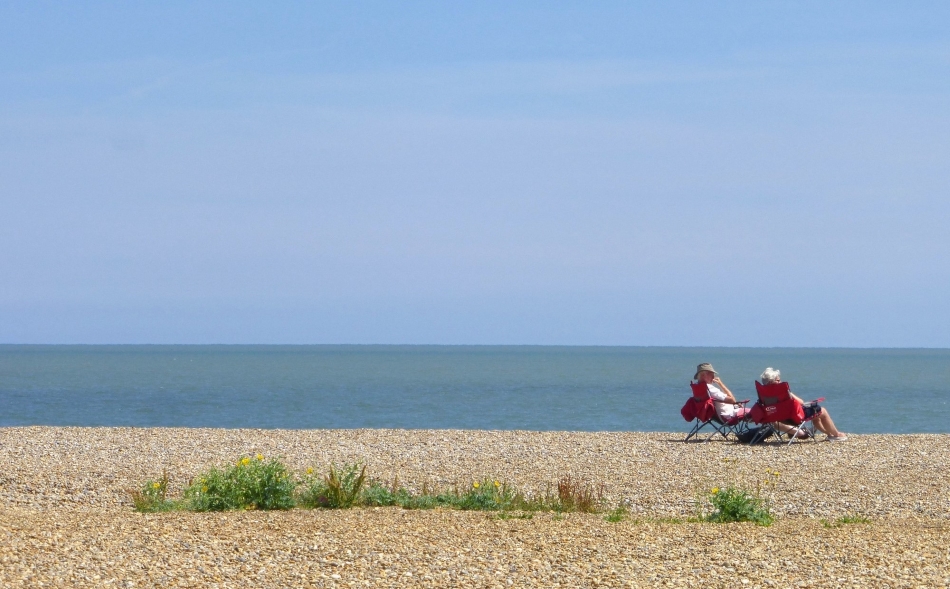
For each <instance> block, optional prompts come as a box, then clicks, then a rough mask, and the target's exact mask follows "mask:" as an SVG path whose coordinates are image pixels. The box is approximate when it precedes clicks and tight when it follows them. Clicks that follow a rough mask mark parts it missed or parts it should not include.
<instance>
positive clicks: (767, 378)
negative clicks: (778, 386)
mask: <svg viewBox="0 0 950 589" xmlns="http://www.w3.org/2000/svg"><path fill="white" fill-rule="evenodd" d="M780 378H782V371H781V370H776V369H775V368H772V367H771V366H769V367H768V368H766V369H765V371H764V372H762V375H761V376H759V380H760V381H761V382H762V384H772V383H773V382H778V380H779V379H780Z"/></svg>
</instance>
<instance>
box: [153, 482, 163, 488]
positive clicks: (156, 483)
mask: <svg viewBox="0 0 950 589" xmlns="http://www.w3.org/2000/svg"><path fill="white" fill-rule="evenodd" d="M161 486H162V484H161V483H159V482H158V481H156V482H154V483H152V488H153V489H157V488H159V487H161Z"/></svg>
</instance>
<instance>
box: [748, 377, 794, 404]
mask: <svg viewBox="0 0 950 589" xmlns="http://www.w3.org/2000/svg"><path fill="white" fill-rule="evenodd" d="M755 392H756V394H757V395H758V396H759V401H760V402H761V403H762V404H763V405H766V406H767V405H775V404H776V403H781V402H782V401H787V400H789V399H791V398H792V395H791V392H792V391H791V387H789V386H788V383H787V382H773V383H772V384H762V383H760V382H759V381H755Z"/></svg>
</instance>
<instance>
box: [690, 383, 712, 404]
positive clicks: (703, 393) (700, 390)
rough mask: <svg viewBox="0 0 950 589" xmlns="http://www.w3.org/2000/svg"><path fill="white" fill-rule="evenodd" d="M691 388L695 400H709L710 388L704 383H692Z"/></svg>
mask: <svg viewBox="0 0 950 589" xmlns="http://www.w3.org/2000/svg"><path fill="white" fill-rule="evenodd" d="M689 388H691V389H692V390H693V398H694V399H696V400H698V401H702V400H704V399H708V398H709V386H707V385H706V383H704V382H691V383H689Z"/></svg>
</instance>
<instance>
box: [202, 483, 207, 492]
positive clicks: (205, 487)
mask: <svg viewBox="0 0 950 589" xmlns="http://www.w3.org/2000/svg"><path fill="white" fill-rule="evenodd" d="M201 492H202V493H207V492H208V486H207V485H205V486H204V487H201Z"/></svg>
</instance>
